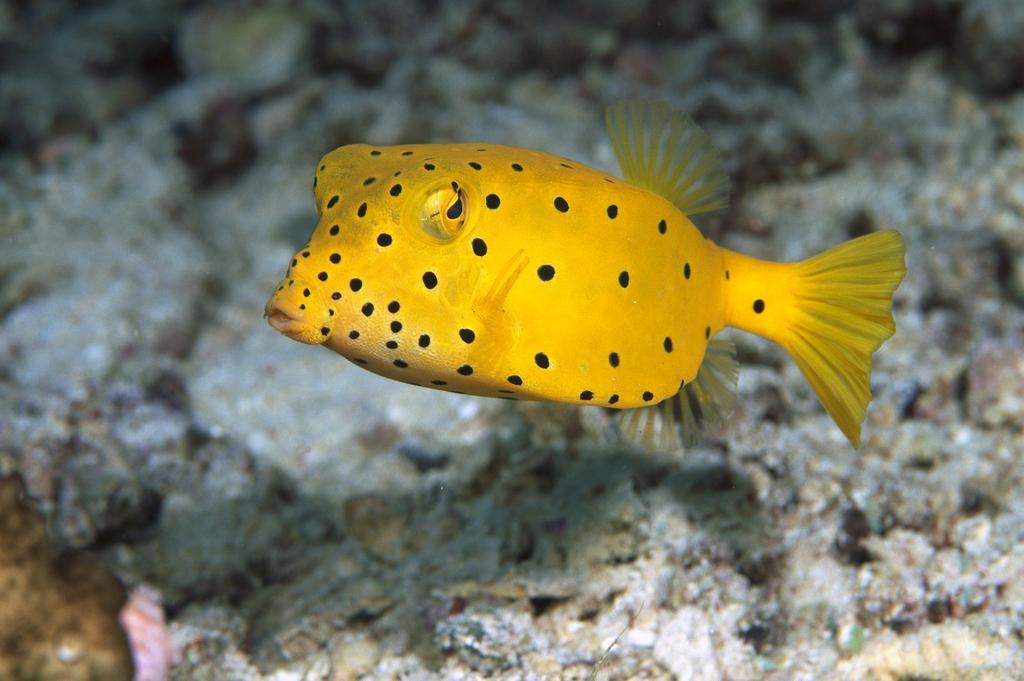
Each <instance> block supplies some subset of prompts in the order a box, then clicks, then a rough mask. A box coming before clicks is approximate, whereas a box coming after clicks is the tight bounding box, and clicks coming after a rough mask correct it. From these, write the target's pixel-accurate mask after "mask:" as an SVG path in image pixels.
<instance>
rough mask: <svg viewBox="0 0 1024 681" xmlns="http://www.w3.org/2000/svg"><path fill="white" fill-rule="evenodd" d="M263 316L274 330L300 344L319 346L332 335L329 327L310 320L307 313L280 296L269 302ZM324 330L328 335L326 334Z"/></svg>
mask: <svg viewBox="0 0 1024 681" xmlns="http://www.w3.org/2000/svg"><path fill="white" fill-rule="evenodd" d="M263 316H264V317H266V319H267V323H269V324H270V325H271V326H272V327H274V329H276V330H277V331H279V332H280V333H282V334H284V335H285V336H288V337H289V338H291V339H292V340H296V341H299V342H300V343H308V344H310V345H317V344H319V343H323V342H324V341H325V340H326V339H327V337H328V336H329V335H330V328H329V325H326V324H320V323H317V320H315V319H310V315H309V314H308V312H307V311H303V310H300V309H299V308H298V306H296V305H294V304H292V303H290V302H289V301H287V300H281V299H280V298H279V297H278V296H274V297H273V298H271V299H270V300H268V301H267V305H266V307H264V308H263ZM324 329H327V331H328V333H326V334H325V333H324Z"/></svg>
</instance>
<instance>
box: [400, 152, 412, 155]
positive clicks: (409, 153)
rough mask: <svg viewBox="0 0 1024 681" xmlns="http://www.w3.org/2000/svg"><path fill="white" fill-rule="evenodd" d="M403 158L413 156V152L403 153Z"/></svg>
mask: <svg viewBox="0 0 1024 681" xmlns="http://www.w3.org/2000/svg"><path fill="white" fill-rule="evenodd" d="M402 156H412V152H411V151H403V152H402Z"/></svg>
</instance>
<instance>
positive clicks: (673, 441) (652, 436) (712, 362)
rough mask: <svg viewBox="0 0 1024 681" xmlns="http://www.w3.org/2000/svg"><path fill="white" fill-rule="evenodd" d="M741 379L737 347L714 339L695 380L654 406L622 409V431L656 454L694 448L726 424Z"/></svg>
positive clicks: (620, 427)
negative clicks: (694, 445)
mask: <svg viewBox="0 0 1024 681" xmlns="http://www.w3.org/2000/svg"><path fill="white" fill-rule="evenodd" d="M738 377H739V363H738V362H737V361H736V346H735V344H733V342H732V341H729V340H713V341H711V342H710V343H708V347H707V351H706V352H705V354H704V361H703V362H702V363H701V365H700V369H698V371H697V377H696V378H695V379H694V380H693V381H691V382H690V383H687V384H686V385H684V386H683V388H682V389H681V390H680V391H679V392H678V393H676V394H675V395H673V396H672V397H670V398H668V399H666V400H664V401H662V402H660V403H658V404H656V405H654V406H652V407H640V408H637V409H624V410H622V411H621V412H620V413H619V432H620V433H622V435H623V437H624V438H625V439H626V440H627V441H629V442H631V443H632V444H635V445H637V446H639V447H642V448H644V449H648V450H653V451H678V450H680V449H683V448H684V447H687V446H690V445H693V444H695V443H696V442H699V441H700V440H701V439H703V437H704V436H705V435H706V434H707V433H709V432H715V431H718V430H720V429H721V428H722V426H723V425H724V424H725V419H726V417H727V416H728V415H729V414H730V413H731V412H732V410H733V408H734V407H735V406H736V380H737V378H738Z"/></svg>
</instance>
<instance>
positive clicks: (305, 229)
mask: <svg viewBox="0 0 1024 681" xmlns="http://www.w3.org/2000/svg"><path fill="white" fill-rule="evenodd" d="M1021 35H1024V3H1020V2H1017V1H1016V0H866V1H863V2H853V1H852V0H825V1H821V0H814V1H810V0H719V1H716V2H712V1H711V0H693V1H690V2H682V1H680V2H670V1H667V0H633V1H627V0H621V1H614V0H593V1H589V2H584V1H582V0H562V1H561V2H540V1H539V0H516V1H510V0H495V1H492V2H484V1H483V0H467V1H456V0H420V1H413V0H395V1H387V2H363V1H361V0H339V1H338V2H325V1H323V0H292V1H289V2H284V1H282V2H273V1H271V0H253V1H251V2H230V1H227V0H225V1H223V2H196V1H185V0H146V2H142V3H140V2H130V1H127V0H89V1H87V2H79V1H73V0H48V1H47V2H24V1H21V0H0V65H2V66H0V68H2V73H3V76H2V77H0V245H2V248H0V474H11V473H17V474H18V475H19V476H20V478H13V477H12V478H8V479H7V481H6V482H4V483H3V484H2V487H0V507H2V510H0V527H2V536H0V541H2V544H0V598H2V602H0V641H2V644H0V677H3V678H4V679H51V678H54V679H57V678H59V679H71V678H83V679H87V678H103V679H116V678H127V677H126V676H125V674H126V672H125V671H124V670H125V669H126V666H125V665H126V664H127V658H126V655H127V654H129V653H131V654H134V657H135V660H136V661H135V665H134V666H135V678H136V679H139V680H140V681H143V680H145V681H151V680H152V681H156V680H157V679H161V678H167V679H181V680H184V679H253V680H256V679H259V680H268V681H269V680H275V681H284V680H286V679H332V680H343V679H375V680H376V679H381V680H384V679H395V680H397V679H400V678H401V679H417V680H430V679H478V678H493V679H507V680H509V681H511V680H512V679H517V680H518V679H548V678H552V679H554V678H561V679H588V678H595V679H602V680H609V679H659V680H660V679H673V678H674V679H680V680H682V679H686V680H688V681H716V680H719V679H726V678H728V679H731V680H733V681H737V680H746V679H750V680H753V679H769V680H772V681H791V680H808V681H810V680H812V679H813V680H815V681H820V680H822V679H844V680H845V679H854V680H857V679H865V680H866V679H894V680H895V679H909V678H927V679H938V680H942V681H945V680H952V679H1000V680H1002V679H1009V678H1024V666H1022V662H1021V660H1022V659H1024V653H1022V637H1024V493H1022V490H1024V479H1022V477H1024V465H1022V464H1024V439H1022V436H1021V433H1022V429H1024V333H1022V329H1024V309H1022V305H1024V89H1022V88H1024V41H1022V40H1021V38H1020V36H1021ZM638 96H640V97H648V98H653V99H659V100H665V101H668V102H669V103H671V104H672V106H673V107H675V108H677V109H681V110H685V111H687V112H689V113H690V114H692V115H693V117H694V118H695V119H696V120H697V121H698V122H700V123H701V124H702V125H703V126H704V127H705V128H706V129H707V130H708V131H709V132H710V134H711V135H712V136H713V138H714V139H715V140H716V142H717V144H718V145H719V146H720V148H721V150H722V152H723V155H724V157H725V159H726V164H727V167H728V169H729V172H730V174H731V176H732V178H733V187H734V191H733V199H732V203H731V205H730V207H729V208H728V209H727V210H725V211H723V212H721V213H719V214H716V215H712V216H706V217H705V216H701V219H700V220H699V221H698V222H699V226H700V227H701V228H702V229H703V230H704V231H705V233H706V234H708V235H709V236H713V237H714V238H715V239H716V240H717V241H719V242H720V243H723V244H725V245H726V246H728V247H730V248H734V249H737V250H742V251H744V252H747V253H751V254H753V255H756V256H759V257H769V258H774V259H797V258H800V257H804V256H806V255H809V254H812V253H815V252H818V251H820V250H822V249H823V248H825V247H827V246H829V245H832V244H835V243H838V242H839V241H841V240H843V239H846V238H848V237H851V236H856V235H859V234H865V233H868V232H872V231H875V230H880V229H887V228H895V229H899V230H900V231H901V232H902V234H903V235H904V237H905V238H906V240H907V243H908V276H907V279H906V281H905V282H904V283H903V285H902V286H901V288H900V289H899V291H898V293H897V298H896V307H895V315H896V321H897V326H898V331H897V334H896V336H895V337H894V338H893V339H892V340H891V341H890V342H889V343H888V344H886V345H885V347H884V348H883V349H882V351H881V352H880V353H878V355H876V358H875V373H874V385H873V391H874V393H875V400H874V402H873V405H872V407H871V410H870V411H869V416H868V421H867V423H866V424H865V431H864V432H865V436H866V437H865V441H864V445H863V447H862V448H861V449H859V450H857V451H854V450H852V449H851V448H850V447H849V446H848V445H847V443H846V442H845V440H844V439H843V438H842V435H841V434H840V433H839V432H838V430H837V429H835V428H834V427H833V426H832V424H831V422H830V421H829V419H828V417H827V416H826V415H825V414H824V412H823V411H822V410H821V409H820V407H819V406H818V404H817V402H816V401H815V399H814V397H813V395H811V394H810V392H809V389H808V388H807V386H806V384H805V383H804V381H803V379H802V377H801V376H800V374H799V371H798V370H797V368H796V367H795V366H794V365H793V363H792V362H790V361H789V360H788V359H786V358H785V357H784V356H783V354H782V353H781V351H780V350H779V349H778V348H776V347H774V346H772V345H770V344H768V343H765V342H761V341H759V340H757V339H754V338H752V337H750V336H742V337H741V336H737V338H736V340H737V341H738V343H739V348H740V359H741V362H742V365H743V369H742V373H741V378H740V386H739V390H740V407H739V409H738V411H737V413H736V414H735V415H734V416H733V418H732V419H731V423H730V426H729V428H728V429H727V430H726V431H725V432H724V433H722V434H721V436H720V437H717V438H715V439H712V440H710V441H708V442H706V443H704V444H702V445H701V446H699V447H696V448H693V449H691V450H689V451H687V452H685V453H681V454H666V453H645V452H639V451H635V450H632V449H630V448H628V447H626V446H625V445H624V444H623V443H622V442H621V441H620V440H619V439H618V438H617V437H616V435H615V433H614V431H613V429H612V428H611V424H610V421H609V419H608V417H607V415H606V414H605V413H604V412H602V411H601V410H600V409H597V408H588V409H576V408H567V407H560V406H553V405H543V404H518V403H517V404H510V403H507V402H503V401H498V400H485V399H476V398H470V397H464V396H459V395H454V394H441V393H436V392H432V391H427V390H422V389H417V388H412V387H409V386H404V385H400V384H397V383H392V382H387V381H384V380H383V379H379V378H377V377H375V376H373V375H371V374H369V373H367V372H365V371H362V370H359V369H358V368H356V367H352V366H350V365H348V364H347V363H345V362H344V361H342V360H341V359H340V358H338V357H337V356H335V355H333V354H331V353H329V352H326V351H323V350H322V349H319V348H304V347H299V346H297V345H296V344H295V343H291V342H289V341H287V339H284V338H282V337H280V336H279V335H278V334H276V333H275V332H274V331H273V330H272V329H271V328H269V327H268V326H267V325H266V324H265V322H264V320H263V319H262V316H261V315H262V309H263V303H264V301H265V299H266V297H267V295H268V294H269V292H270V291H271V288H272V287H273V285H274V284H275V282H276V281H277V278H278V277H279V276H280V274H281V272H280V269H281V267H280V265H281V264H282V263H284V262H286V260H287V258H288V256H289V254H290V253H291V252H292V251H293V250H294V248H295V247H296V246H298V245H300V244H301V243H303V240H304V239H305V238H306V236H307V235H308V234H309V232H310V231H311V229H312V227H313V225H314V223H315V211H314V206H313V202H312V199H311V192H310V187H311V184H312V180H313V170H314V164H315V163H316V161H317V159H318V158H319V157H320V156H321V155H322V154H323V153H325V152H327V151H329V150H330V149H332V148H334V147H336V146H338V145H341V144H345V143H348V142H357V141H358V142H370V143H374V144H393V143H399V142H447V141H452V142H470V141H486V142H492V143H504V144H512V145H518V146H525V147H534V148H539V149H544V150H547V151H550V152H553V153H557V154H561V155H564V156H567V157H570V158H574V159H578V160H580V161H581V162H585V163H588V164H591V165H594V166H596V167H599V168H602V169H604V170H606V171H609V172H614V171H615V170H616V169H615V167H614V161H613V157H612V154H611V147H610V145H609V143H608V141H607V139H606V138H605V135H604V131H603V126H602V123H601V114H602V108H603V106H604V105H605V104H607V103H609V102H611V101H614V100H616V99H620V98H624V97H638ZM19 479H21V480H23V481H24V485H25V487H26V491H27V495H28V497H29V498H31V500H32V504H33V508H34V509H35V510H29V508H28V506H26V505H25V504H26V503H28V502H27V500H26V499H23V497H22V494H21V492H22V490H21V484H20V483H19V482H17V480H19ZM37 512H38V514H37ZM40 514H41V515H40ZM43 523H45V525H44V524H43ZM44 530H47V531H48V532H46V533H45V534H44ZM82 552H86V553H88V554H89V555H91V556H92V558H67V559H54V557H55V556H76V555H77V556H81V555H82ZM64 560H67V561H70V562H62V561H64ZM115 578H116V581H115ZM126 593H130V594H132V595H131V596H130V597H126ZM68 608H73V609H74V612H75V613H76V615H75V618H74V623H73V626H72V625H71V624H68V623H67V620H66V619H64V617H65V614H66V613H67V612H68ZM119 611H120V621H121V622H122V623H123V625H122V626H121V627H120V628H118V627H117V626H116V622H117V619H116V618H117V617H118V612H119ZM42 613H45V615H46V617H41V614H42ZM68 627H70V628H68ZM124 631H127V632H128V633H127V635H126V634H125V633H124ZM129 637H130V644H129V643H128V641H129ZM599 662H600V663H599ZM26 665H27V666H26ZM54 669H56V670H57V671H56V672H52V671H51V670H54ZM90 669H91V670H97V669H100V670H102V671H100V672H96V673H93V674H92V675H91V676H90V675H89V673H88V672H87V670H90ZM115 669H117V670H118V671H113V670H115ZM79 672H81V673H82V674H83V675H80V676H76V674H79ZM97 673H98V674H99V676H97ZM54 674H55V675H54ZM118 675H120V676H118Z"/></svg>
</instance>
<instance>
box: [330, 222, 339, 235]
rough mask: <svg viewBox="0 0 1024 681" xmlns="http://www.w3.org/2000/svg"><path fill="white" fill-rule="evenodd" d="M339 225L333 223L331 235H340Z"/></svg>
mask: <svg viewBox="0 0 1024 681" xmlns="http://www.w3.org/2000/svg"><path fill="white" fill-rule="evenodd" d="M338 230H339V228H338V225H331V236H338Z"/></svg>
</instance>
